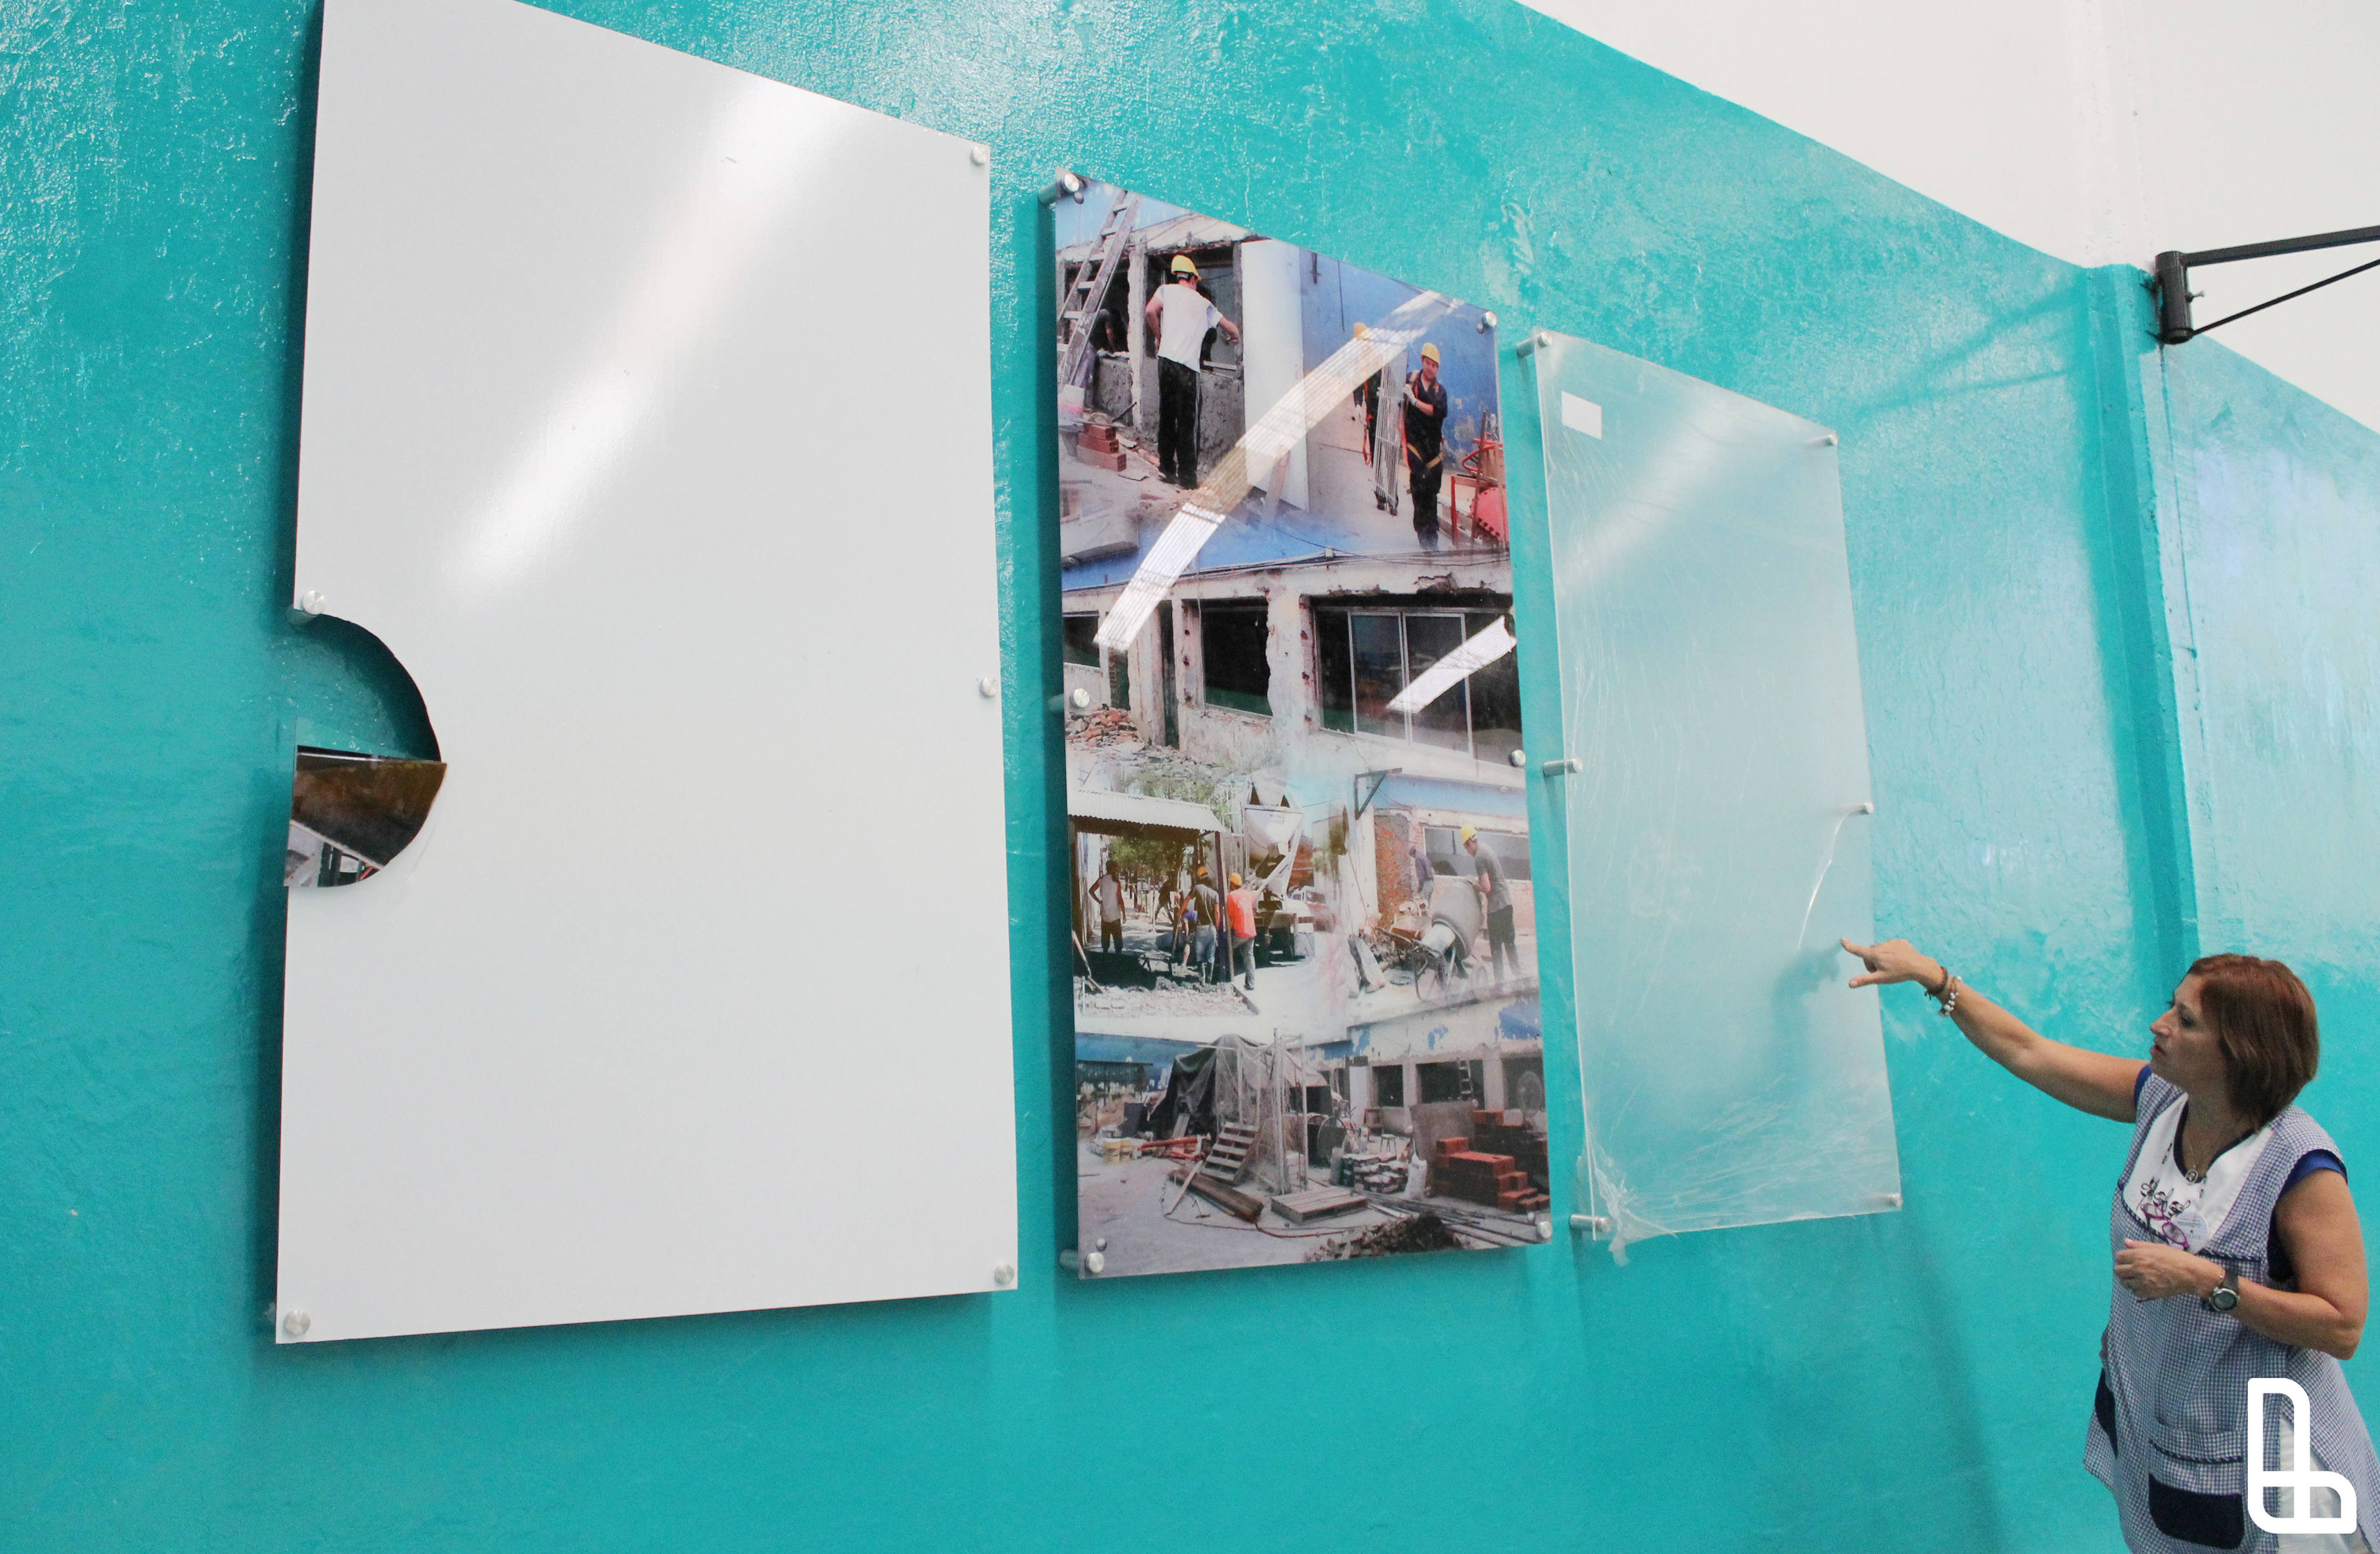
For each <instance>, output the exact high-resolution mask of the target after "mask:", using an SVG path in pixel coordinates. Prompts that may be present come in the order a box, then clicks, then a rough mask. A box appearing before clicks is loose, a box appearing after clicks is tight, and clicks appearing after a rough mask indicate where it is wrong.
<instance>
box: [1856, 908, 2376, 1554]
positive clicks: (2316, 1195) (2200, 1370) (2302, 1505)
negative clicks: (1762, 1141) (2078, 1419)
mask: <svg viewBox="0 0 2380 1554" xmlns="http://www.w3.org/2000/svg"><path fill="white" fill-rule="evenodd" d="M1843 948H1844V949H1845V950H1848V951H1849V952H1851V953H1852V954H1854V955H1857V956H1858V957H1859V958H1860V959H1861V961H1862V962H1864V964H1865V965H1866V967H1867V972H1866V974H1865V975H1864V976H1861V977H1853V978H1852V987H1854V988H1864V987H1870V986H1881V985H1885V984H1889V983H1893V982H1913V983H1916V984H1917V985H1918V987H1920V988H1921V989H1924V990H1925V995H1926V996H1927V997H1929V998H1931V999H1933V1000H1934V1002H1936V1003H1937V1004H1938V1005H1940V1006H1941V1013H1942V1014H1946V1015H1948V1016H1949V1017H1950V1018H1951V1019H1952V1020H1953V1021H1955V1022H1956V1023H1957V1025H1958V1026H1959V1029H1960V1030H1961V1031H1962V1032H1963V1033H1965V1035H1966V1038H1967V1039H1968V1040H1970V1041H1972V1042H1973V1043H1974V1044H1975V1045H1976V1047H1978V1048H1980V1049H1981V1050H1983V1052H1984V1055H1985V1056H1986V1057H1988V1058H1990V1059H1991V1060H1992V1061H1993V1062H1997V1063H1998V1064H1999V1065H2000V1066H2001V1067H2003V1068H2005V1069H2007V1070H2008V1071H2009V1072H2010V1074H2015V1075H2016V1076H2017V1077H2018V1078H2020V1079H2022V1080H2023V1081H2025V1083H2027V1084H2029V1085H2032V1086H2034V1087H2035V1088H2037V1089H2040V1090H2042V1091H2044V1092H2046V1093H2047V1094H2048V1095H2050V1096H2053V1097H2055V1098H2056V1099H2058V1100H2062V1101H2064V1102H2065V1103H2066V1104H2067V1105H2069V1106H2071V1107H2073V1108H2075V1109H2076V1110H2078V1111H2087V1112H2089V1113H2091V1114H2092V1115H2093V1116H2095V1117H2106V1118H2108V1119H2110V1120H2111V1121H2114V1122H2119V1123H2131V1124H2132V1145H2131V1153H2130V1154H2129V1155H2128V1156H2127V1157H2126V1158H2125V1160H2124V1170H2123V1174H2122V1176H2121V1177H2120V1178H2119V1182H2118V1184H2117V1189H2116V1200H2115V1204H2114V1206H2113V1208H2112V1210H2111V1213H2110V1216H2109V1225H2108V1241H2109V1244H2110V1249H2111V1251H2112V1253H2113V1255H2114V1261H2115V1275H2116V1283H2117V1285H2118V1288H2117V1290H2116V1291H2115V1293H2114V1294H2113V1296H2112V1298H2111V1300H2110V1301H2109V1309H2108V1317H2107V1332H2106V1334H2105V1335H2104V1336H2103V1337H2102V1338H2101V1340H2100V1343H2099V1353H2100V1362H2101V1366H2100V1377H2099V1389H2098V1396H2097V1398H2096V1400H2095V1405H2094V1407H2093V1410H2092V1414H2093V1417H2092V1422H2091V1426H2090V1432H2089V1437H2088V1439H2087V1441H2086V1443H2085V1446H2084V1449H2083V1463H2084V1465H2085V1466H2087V1467H2088V1468H2089V1469H2090V1470H2091V1472H2092V1473H2093V1474H2094V1475H2096V1476H2097V1477H2098V1478H2099V1480H2100V1481H2101V1482H2102V1483H2104V1484H2106V1485H2107V1487H2108V1488H2109V1489H2110V1490H2111V1491H2113V1493H2114V1494H2115V1497H2116V1505H2117V1509H2118V1512H2119V1514H2120V1515H2121V1517H2122V1519H2123V1528H2124V1541H2125V1543H2126V1544H2127V1545H2128V1546H2129V1547H2131V1548H2133V1549H2136V1550H2155V1551H2157V1554H2197V1551H2202V1550H2204V1549H2206V1548H2243V1549H2249V1550H2254V1551H2256V1554H2318V1551H2319V1554H2332V1551H2350V1550H2366V1549H2368V1548H2369V1545H2368V1544H2367V1543H2366V1542H2365V1541H2364V1539H2363V1537H2362V1533H2361V1530H2360V1527H2361V1526H2362V1525H2370V1524H2372V1519H2373V1518H2374V1517H2376V1516H2380V1459H2375V1458H2374V1454H2373V1450H2372V1440H2371V1437H2370V1436H2369V1435H2368V1434H2367V1433H2366V1432H2365V1430H2364V1428H2363V1418H2362V1414H2359V1413H2358V1412H2357V1410H2356V1407H2355V1399H2354V1398H2353V1396H2352V1395H2351V1394H2350V1392H2349V1391H2348V1389H2347V1378H2346V1376H2345V1375H2344V1373H2343V1372H2341V1370H2340V1369H2339V1365H2338V1362H2339V1361H2340V1360H2343V1359H2345V1358H2347V1357H2348V1356H2349V1355H2350V1354H2354V1353H2355V1346H2356V1344H2357V1342H2359V1341H2360V1340H2361V1339H2362V1336H2363V1317H2364V1310H2365V1305H2366V1303H2367V1299H2368V1296H2369V1284H2368V1281H2367V1278H2366V1275H2365V1271H2364V1266H2363V1232H2362V1225H2361V1224H2360V1223H2359V1222H2358V1220H2357V1219H2356V1216H2355V1200H2354V1198H2353V1197H2352V1196H2350V1194H2349V1192H2348V1189H2347V1168H2346V1166H2345V1164H2344V1163H2343V1162H2342V1161H2341V1159H2340V1158H2339V1155H2338V1149H2337V1147H2335V1146H2334V1145H2333V1144H2332V1143H2331V1140H2330V1135H2328V1134H2326V1133H2325V1132H2323V1130H2322V1129H2321V1127H2319V1126H2318V1125H2317V1124H2316V1123H2314V1121H2313V1118H2311V1117H2309V1116H2307V1115H2306V1114H2305V1112H2304V1111H2301V1110H2300V1109H2299V1108H2298V1107H2296V1106H2295V1105H2293V1104H2291V1103H2292V1102H2293V1101H2294V1100H2295V1099H2296V1098H2297V1094H2298V1092H2299V1091H2300V1090H2301V1089H2303V1088H2304V1087H2305V1086H2306V1084H2307V1082H2308V1081H2310V1080H2312V1079H2313V1074H2314V1066H2315V1062H2316V1059H2317V1056H2318V1053H2319V1045H2318V1042H2317V1038H2316V1034H2315V1026H2314V1008H2313V996H2312V995H2311V994H2309V993H2308V992H2307V991H2306V989H2305V984H2304V983H2302V982H2301V981H2299V980H2298V978H2297V977H2296V975H2295V974H2294V973H2292V972H2291V971H2290V970H2289V967H2287V966H2285V965H2282V964H2281V963H2280V962H2278V961H2266V960H2257V959H2255V958H2254V957H2253V956H2249V955H2209V956H2207V957H2205V958H2204V959H2203V960H2201V961H2199V962H2198V963H2197V964H2195V965H2192V967H2191V968H2190V973H2189V975H2188V976H2186V977H2183V978H2182V979H2181V985H2180V987H2179V988H2177V989H2174V994H2173V1001H2172V1002H2171V1003H2170V1004H2169V1005H2168V1007H2167V1009H2166V1011H2165V1013H2164V1014H2160V1015H2158V1016H2157V1018H2156V1021H2155V1024H2153V1025H2151V1026H2149V1031H2150V1034H2151V1035H2152V1037H2153V1038H2155V1039H2154V1040H2153V1041H2152V1043H2151V1045H2150V1048H2149V1061H2148V1062H2145V1063H2143V1062H2141V1061H2140V1060H2138V1059H2137V1058H2119V1057H2114V1056H2111V1055H2110V1054H2108V1053H2105V1052H2094V1051H2089V1050H2085V1049H2083V1048H2080V1047H2070V1046H2067V1045H2066V1044H2065V1043H2063V1042H2058V1041H2051V1040H2049V1039H2048V1038H2046V1037H2043V1036H2041V1035H2039V1034H2038V1033H2036V1032H2034V1030H2033V1029H2031V1028H2030V1027H2028V1026H2026V1025H2025V1023H2024V1022H2023V1021H2022V1020H2020V1019H2018V1018H2017V1017H2016V1016H2015V1015H2013V1014H2010V1013H2009V1012H2008V1011H2007V1010H2005V1009H2002V1008H2000V1007H1999V1006H1998V1004H1996V1003H1994V1002H1991V1000H1989V999H1987V998H1985V997H1984V996H1983V995H1982V994H1981V993H1978V992H1977V991H1975V989H1973V988H1971V987H1968V986H1967V985H1966V984H1965V983H1964V982H1962V981H1961V980H1960V979H1959V978H1958V977H1954V976H1952V975H1951V974H1950V973H1949V971H1948V970H1946V969H1945V968H1944V967H1943V965H1942V964H1941V963H1940V962H1939V961H1937V960H1935V959H1933V958H1932V957H1931V956H1929V955H1926V954H1925V953H1922V952H1920V951H1919V950H1918V949H1917V948H1916V947H1915V946H1914V945H1913V944H1911V943H1909V941H1906V940H1900V939H1896V940H1893V941H1889V942H1888V943H1884V944H1865V945H1863V944H1853V943H1852V942H1851V941H1849V940H1845V941H1843ZM2252 1378H2281V1379H2287V1380H2290V1381H2294V1382H2295V1383H2297V1385H2298V1386H2300V1387H2301V1388H2302V1389H2304V1390H2305V1394H2306V1397H2307V1399H2308V1400H2309V1402H2310V1403H2311V1407H2310V1409H2309V1411H2308V1412H2309V1423H2310V1425H2311V1444H2312V1452H2311V1460H2309V1461H2303V1462H2300V1461H2296V1460H2295V1453H2294V1451H2293V1442H2292V1439H2291V1438H2292V1432H2291V1430H2290V1429H2289V1427H2288V1424H2289V1414H2290V1412H2291V1409H2290V1405H2289V1403H2288V1402H2284V1401H2282V1400H2280V1399H2278V1398H2275V1399H2272V1400H2270V1401H2269V1402H2268V1404H2267V1406H2266V1409H2265V1434H2266V1438H2267V1439H2266V1442H2265V1443H2261V1444H2260V1443H2252V1442H2250V1441H2249V1440H2248V1439H2246V1438H2247V1422H2248V1383H2249V1381H2250V1380H2251V1379H2252ZM2252 1452H2255V1453H2256V1456H2255V1458H2254V1460H2255V1461H2256V1462H2257V1463H2259V1464H2260V1465H2261V1466H2263V1467H2265V1468H2267V1469H2271V1468H2289V1469H2296V1470H2305V1469H2315V1470H2322V1471H2326V1472H2328V1473H2330V1474H2333V1475H2338V1476H2339V1477H2342V1478H2344V1479H2345V1480H2346V1482H2347V1483H2348V1484H2349V1485H2350V1487H2352V1488H2353V1490H2354V1495H2355V1511H2356V1514H2357V1520H2358V1523H2359V1524H2360V1525H2359V1529H2358V1530H2357V1531H2352V1532H2348V1533H2344V1534H2325V1533H2306V1532H2290V1533H2287V1534H2283V1535H2276V1534H2274V1533H2271V1532H2267V1531H2265V1530H2264V1529H2263V1528H2261V1527H2259V1526H2258V1525H2257V1524H2256V1522H2255V1520H2254V1518H2253V1517H2251V1516H2249V1515H2248V1514H2247V1509H2248V1508H2247V1502H2246V1499H2245V1491H2246V1478H2245V1472H2246V1465H2247V1463H2248V1462H2249V1460H2250V1456H2251V1453H2252ZM2334 1482H2335V1480H2334ZM2264 1509H2265V1512H2266V1513H2267V1515H2269V1516H2280V1517H2299V1518H2309V1517H2311V1518H2326V1517H2336V1516H2338V1514H2339V1509H2340V1508H2339V1505H2338V1498H2337V1496H2336V1495H2335V1494H2334V1493H2333V1492H2332V1491H2331V1490H2330V1489H2328V1488H2315V1489H2313V1490H2310V1491H2307V1492H2303V1493H2300V1492H2297V1491H2285V1490H2277V1489H2273V1490H2268V1491H2267V1492H2266V1495H2265V1507H2264Z"/></svg>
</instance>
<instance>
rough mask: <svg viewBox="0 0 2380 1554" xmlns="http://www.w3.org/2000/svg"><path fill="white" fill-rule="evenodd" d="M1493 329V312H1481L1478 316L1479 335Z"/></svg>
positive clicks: (1494, 322) (1494, 318)
mask: <svg viewBox="0 0 2380 1554" xmlns="http://www.w3.org/2000/svg"><path fill="white" fill-rule="evenodd" d="M1495 327H1496V315H1495V314H1494V313H1493V312H1488V311H1482V312H1481V313H1480V315H1479V333H1480V334H1487V333H1488V331H1489V330H1491V329H1493V328H1495Z"/></svg>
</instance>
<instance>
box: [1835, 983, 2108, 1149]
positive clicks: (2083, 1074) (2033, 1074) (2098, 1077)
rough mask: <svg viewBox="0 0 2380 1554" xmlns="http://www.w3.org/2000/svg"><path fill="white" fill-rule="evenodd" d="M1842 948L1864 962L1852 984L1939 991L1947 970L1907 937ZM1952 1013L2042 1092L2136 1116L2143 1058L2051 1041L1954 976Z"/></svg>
mask: <svg viewBox="0 0 2380 1554" xmlns="http://www.w3.org/2000/svg"><path fill="white" fill-rule="evenodd" d="M1843 948H1844V949H1846V950H1848V951H1850V952H1851V953H1852V954H1854V955H1857V956H1858V957H1859V958H1860V960H1861V961H1862V962H1863V963H1864V964H1865V965H1866V966H1867V972H1866V974H1865V975H1864V976H1860V977H1852V987H1854V988H1869V987H1883V986H1886V985H1888V984H1890V983H1894V982H1914V983H1916V984H1917V985H1918V986H1919V987H1921V988H1923V989H1925V991H1926V992H1927V993H1928V994H1930V995H1932V996H1934V997H1936V998H1937V999H1938V998H1939V997H1940V996H1941V994H1942V992H1943V990H1944V989H1943V983H1944V981H1945V980H1946V979H1947V978H1948V977H1949V972H1947V971H1945V970H1944V969H1943V968H1942V963H1941V962H1940V961H1937V960H1936V959H1935V958H1934V957H1933V956H1931V955H1928V954H1926V953H1924V952H1923V951H1921V950H1919V949H1918V948H1917V946H1916V945H1914V944H1912V943H1910V942H1909V941H1907V940H1905V939H1894V940H1888V941H1886V942H1884V943H1882V944H1854V943H1852V941H1850V940H1848V939H1846V940H1844V941H1843ZM1950 1018H1951V1020H1952V1022H1953V1023H1955V1024H1956V1025H1957V1026H1958V1027H1959V1029H1960V1030H1961V1031H1962V1032H1964V1033H1965V1035H1966V1038H1967V1039H1968V1040H1970V1041H1972V1042H1973V1043H1974V1044H1975V1045H1976V1046H1977V1047H1978V1048H1980V1049H1982V1050H1983V1053H1984V1056H1985V1057H1987V1058H1989V1059H1991V1060H1992V1061H1993V1062H1996V1063H1998V1064H1999V1065H2000V1066H2001V1067H2002V1068H2004V1069H2007V1070H2008V1071H2009V1072H2010V1074H2015V1075H2016V1076H2017V1077H2018V1078H2019V1079H2022V1080H2023V1081H2024V1082H2025V1083H2026V1084H2028V1085H2031V1086H2032V1087H2034V1088H2035V1089H2037V1090H2040V1091H2041V1092H2042V1093H2043V1094H2045V1095H2047V1096H2051V1097H2054V1098H2055V1099H2058V1100H2062V1101H2064V1102H2065V1103H2066V1104H2067V1105H2069V1106H2070V1107H2073V1108H2074V1109H2075V1110H2076V1111H2088V1112H2089V1113H2091V1115H2093V1116H2094V1117H2108V1118H2112V1119H2114V1120H2115V1121H2117V1122H2119V1123H2129V1122H2131V1121H2132V1120H2133V1115H2132V1095H2133V1087H2134V1086H2135V1085H2137V1084H2138V1083H2139V1081H2140V1076H2141V1070H2142V1068H2143V1067H2144V1066H2146V1065H2144V1064H2143V1062H2141V1060H2140V1059H2138V1058H2119V1057H2116V1056H2113V1055H2112V1054H2110V1053H2107V1052H2094V1051H2092V1050H2090V1049H2089V1048H2087V1047H2069V1046H2068V1045H2067V1044H2066V1043H2064V1042H2062V1041H2052V1040H2050V1039H2049V1038H2047V1037H2046V1036H2043V1035H2042V1034H2041V1033H2040V1032H2038V1031H2036V1030H2034V1028H2033V1027H2032V1026H2028V1025H2026V1024H2025V1023H2024V1022H2023V1021H2022V1020H2020V1019H2018V1018H2017V1017H2016V1016H2015V1015H2013V1014H2010V1013H2009V1012H2008V1011H2007V1010H2005V1009H2002V1008H2001V1007H2000V1006H1999V1005H1998V1004H1997V1003H1994V1002H1992V1001H1991V1000H1990V999H1987V998H1985V996H1984V995H1983V994H1982V993H1979V992H1977V991H1976V990H1975V989H1973V988H1971V987H1969V986H1968V985H1967V984H1966V983H1965V982H1964V981H1961V983H1960V984H1959V999H1958V1006H1957V1007H1956V1008H1955V1009H1953V1010H1951V1012H1950Z"/></svg>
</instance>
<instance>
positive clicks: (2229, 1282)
mask: <svg viewBox="0 0 2380 1554" xmlns="http://www.w3.org/2000/svg"><path fill="white" fill-rule="evenodd" d="M2239 1304H2240V1270H2239V1269H2236V1268H2226V1269H2224V1270H2223V1282H2222V1283H2220V1284H2217V1285H2216V1286H2215V1292H2214V1293H2212V1294H2210V1295H2208V1296H2207V1297H2206V1309H2207V1310H2209V1311H2228V1310H2230V1309H2231V1308H2232V1307H2233V1306H2235V1305H2239Z"/></svg>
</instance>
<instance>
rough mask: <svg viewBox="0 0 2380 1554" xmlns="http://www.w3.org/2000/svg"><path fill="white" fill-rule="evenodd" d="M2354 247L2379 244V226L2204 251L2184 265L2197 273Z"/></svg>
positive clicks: (2187, 258) (2189, 257) (2190, 256)
mask: <svg viewBox="0 0 2380 1554" xmlns="http://www.w3.org/2000/svg"><path fill="white" fill-rule="evenodd" d="M2355 243H2380V226H2358V227H2353V228H2350V230H2348V231H2345V232H2317V233H2315V234H2314V235H2313V237H2276V238H2274V239H2273V240H2272V241H2271V242H2269V243H2242V244H2240V246H2239V247H2238V248H2236V249H2200V250H2199V251H2198V252H2196V253H2186V254H2183V255H2182V256H2181V262H2182V263H2183V264H2184V265H2186V266H2189V267H2191V268H2193V269H2194V268H2196V267H2197V266H2199V265H2202V264H2229V263H2231V262H2233V261H2236V260H2242V259H2271V258H2272V257H2273V256H2274V255H2276V254H2285V253H2312V252H2313V250H2314V249H2343V248H2347V247H2349V246H2350V245H2351V244H2355ZM2158 257H2160V258H2162V257H2164V256H2163V255H2159V256H2158Z"/></svg>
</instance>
